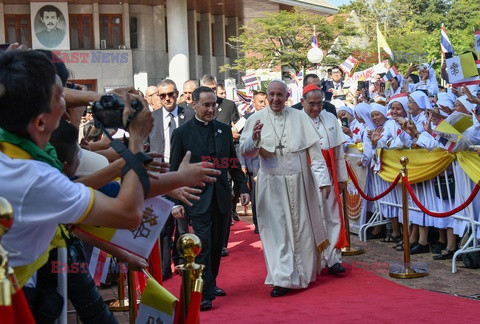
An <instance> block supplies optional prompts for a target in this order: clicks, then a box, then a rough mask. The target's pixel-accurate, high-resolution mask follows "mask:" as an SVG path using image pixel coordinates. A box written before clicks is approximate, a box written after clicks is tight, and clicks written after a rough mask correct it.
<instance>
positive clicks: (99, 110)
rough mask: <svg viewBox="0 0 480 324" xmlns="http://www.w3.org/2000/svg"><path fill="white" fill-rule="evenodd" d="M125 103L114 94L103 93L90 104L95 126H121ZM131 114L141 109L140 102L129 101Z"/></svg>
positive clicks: (123, 127)
mask: <svg viewBox="0 0 480 324" xmlns="http://www.w3.org/2000/svg"><path fill="white" fill-rule="evenodd" d="M124 106H125V103H124V102H123V100H122V99H121V98H120V97H119V96H118V95H116V94H106V95H103V96H102V97H101V98H100V100H99V101H96V102H94V103H93V105H92V114H93V118H94V120H95V126H97V127H101V126H103V127H104V128H121V129H125V125H123V108H124ZM130 106H131V107H132V109H133V114H134V115H135V114H136V113H137V112H139V111H140V110H142V109H143V106H142V103H141V102H139V101H137V100H132V101H130Z"/></svg>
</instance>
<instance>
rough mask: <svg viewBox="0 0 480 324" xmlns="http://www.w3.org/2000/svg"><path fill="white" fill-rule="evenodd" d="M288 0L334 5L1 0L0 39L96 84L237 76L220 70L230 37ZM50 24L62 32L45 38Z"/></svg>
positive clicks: (228, 56)
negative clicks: (51, 54) (50, 57)
mask: <svg viewBox="0 0 480 324" xmlns="http://www.w3.org/2000/svg"><path fill="white" fill-rule="evenodd" d="M50 6H53V7H55V8H57V9H58V11H56V10H54V9H52V7H50ZM294 6H299V7H303V8H306V9H309V10H314V11H316V12H318V13H319V14H322V15H330V14H334V13H336V11H337V8H336V7H334V6H332V5H330V4H328V2H326V1H323V0H299V1H293V0H136V1H133V0H123V1H122V0H116V1H115V0H70V1H48V2H47V1H45V2H34V1H25V0H23V1H22V0H0V18H2V19H3V21H4V24H0V43H13V42H20V43H23V44H26V45H27V46H28V47H33V48H46V49H50V50H52V51H55V53H56V54H57V55H59V56H60V57H61V58H62V59H63V61H64V62H65V63H66V65H67V67H68V69H69V70H70V71H71V74H72V75H71V79H73V80H75V82H77V83H82V84H86V85H88V86H89V88H92V89H94V90H97V91H99V92H103V91H105V90H108V89H111V88H114V87H119V86H135V87H136V88H138V89H140V90H144V89H145V87H146V86H147V85H155V84H157V83H158V82H159V81H161V80H162V79H164V78H166V77H168V78H171V79H172V80H174V81H175V82H176V83H177V85H179V87H180V89H181V85H182V84H183V82H184V81H186V80H188V79H199V78H200V77H201V76H202V75H203V74H206V73H210V74H213V75H216V76H217V78H218V79H219V80H225V79H226V78H232V77H233V78H237V75H235V72H233V71H232V72H226V73H219V72H218V67H219V66H221V65H224V64H227V63H231V62H233V60H235V59H236V52H235V51H234V50H232V49H231V48H230V47H229V46H228V45H227V44H226V42H227V40H228V38H229V37H231V36H237V35H238V34H239V29H240V27H241V26H242V25H244V24H245V23H246V22H248V20H249V19H252V18H257V17H261V16H262V14H264V13H265V12H275V11H279V10H291V9H292V8H293V7H294ZM45 8H46V9H45ZM43 9H45V10H43ZM48 10H50V11H48ZM53 12H54V13H53ZM52 13H53V14H52ZM49 14H50V17H49ZM51 16H53V20H54V23H50V22H48V19H49V18H52V17H51ZM55 24H56V26H54V25H55ZM49 26H50V31H52V30H53V29H56V31H57V32H58V35H60V36H58V35H55V37H57V38H61V40H59V41H58V42H55V41H54V42H47V41H45V38H44V37H43V35H42V34H48V33H47V32H46V31H44V30H45V29H49ZM53 34H54V33H52V32H51V33H50V35H53ZM62 35H63V36H62Z"/></svg>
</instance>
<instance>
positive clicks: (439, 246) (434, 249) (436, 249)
mask: <svg viewBox="0 0 480 324" xmlns="http://www.w3.org/2000/svg"><path fill="white" fill-rule="evenodd" d="M446 248H447V243H442V242H437V243H435V244H434V245H433V246H432V253H433V254H441V253H442V250H445V249H446Z"/></svg>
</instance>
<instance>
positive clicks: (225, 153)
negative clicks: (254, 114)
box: [170, 86, 250, 310]
mask: <svg viewBox="0 0 480 324" xmlns="http://www.w3.org/2000/svg"><path fill="white" fill-rule="evenodd" d="M216 107H217V103H216V97H215V94H214V92H213V90H212V89H210V88H208V87H202V86H201V87H199V88H197V89H196V90H195V91H194V92H193V109H194V110H195V118H193V119H191V120H190V121H188V122H187V123H185V124H184V125H183V126H181V127H179V128H177V129H176V130H175V131H174V132H173V135H172V150H171V159H170V169H171V170H172V171H175V170H177V169H178V166H179V165H180V162H181V161H182V157H183V156H184V155H185V153H186V152H187V151H191V152H192V157H191V160H190V162H191V163H193V162H205V161H210V162H212V163H213V164H214V168H215V169H218V170H220V171H221V174H220V176H218V177H217V182H215V184H212V185H210V184H208V185H206V186H205V187H203V188H201V189H202V193H201V194H199V197H200V201H198V202H196V203H194V205H193V206H192V207H188V206H186V207H185V208H186V211H187V214H188V216H189V217H190V221H191V224H192V227H193V231H194V233H195V234H196V235H197V236H198V237H199V238H200V240H201V242H202V251H201V252H200V254H199V255H198V256H197V258H196V260H195V261H196V262H197V263H199V264H203V265H205V270H204V272H203V280H204V288H203V296H202V303H201V305H200V309H201V310H208V309H210V308H212V300H213V299H215V297H216V296H225V292H224V291H223V290H222V289H220V288H218V287H217V284H216V278H217V275H218V271H219V268H220V257H221V250H222V244H223V240H224V236H225V231H226V230H227V228H228V224H229V222H230V217H229V216H230V210H231V199H230V198H231V197H230V186H229V183H228V179H227V171H228V172H230V174H231V177H232V179H233V181H234V182H235V183H236V184H237V185H238V186H239V188H240V192H241V202H242V205H247V204H248V202H249V201H250V196H249V195H248V189H247V185H246V179H245V175H244V174H243V172H242V170H241V167H240V163H239V161H238V158H237V154H236V152H235V147H234V144H233V138H232V133H231V130H230V127H229V126H228V125H225V124H224V123H220V122H218V121H216V120H214V115H215V108H216Z"/></svg>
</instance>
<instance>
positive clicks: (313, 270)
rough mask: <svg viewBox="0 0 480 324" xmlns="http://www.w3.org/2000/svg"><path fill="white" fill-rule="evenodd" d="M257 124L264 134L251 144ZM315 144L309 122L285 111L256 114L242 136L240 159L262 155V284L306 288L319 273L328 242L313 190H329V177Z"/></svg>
mask: <svg viewBox="0 0 480 324" xmlns="http://www.w3.org/2000/svg"><path fill="white" fill-rule="evenodd" d="M257 120H260V121H261V122H262V123H263V129H262V132H261V138H260V141H258V142H257V143H254V141H253V140H252V131H253V126H254V124H255V122H256V121H257ZM319 140H320V134H319V133H318V131H317V129H316V128H315V126H314V125H313V123H312V121H311V119H310V118H309V117H308V116H307V115H306V114H305V113H303V112H302V111H300V110H296V109H293V108H290V107H285V108H284V109H283V110H282V112H280V113H277V114H276V113H274V112H273V111H272V110H271V109H270V107H267V108H265V109H263V110H260V111H258V112H256V113H255V115H254V116H253V117H251V118H249V119H248V120H247V123H246V125H245V128H244V130H243V132H242V137H241V139H240V152H241V154H242V155H243V156H244V157H246V158H253V157H256V156H257V155H259V154H260V156H261V159H260V169H259V172H258V178H257V193H256V199H257V221H258V227H259V231H260V237H261V240H262V244H263V251H264V256H265V263H266V266H267V272H268V273H267V278H266V279H265V284H267V285H274V286H280V287H285V288H306V287H307V286H308V284H309V283H310V282H314V281H315V279H316V275H317V273H319V272H320V270H321V267H320V261H321V258H320V252H321V251H323V250H324V249H325V247H326V246H327V245H328V242H327V241H326V237H325V236H326V235H325V228H324V224H323V215H322V214H321V208H320V201H319V199H318V191H319V189H318V188H319V186H324V185H330V176H329V174H328V170H327V166H326V163H325V160H324V158H323V156H322V154H321V152H320V150H319V148H318V146H317V145H316V143H317V142H318V141H319ZM259 148H261V149H259ZM307 152H308V156H309V157H310V160H311V167H310V168H309V167H308V163H307V159H308V158H307ZM310 170H311V171H310Z"/></svg>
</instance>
